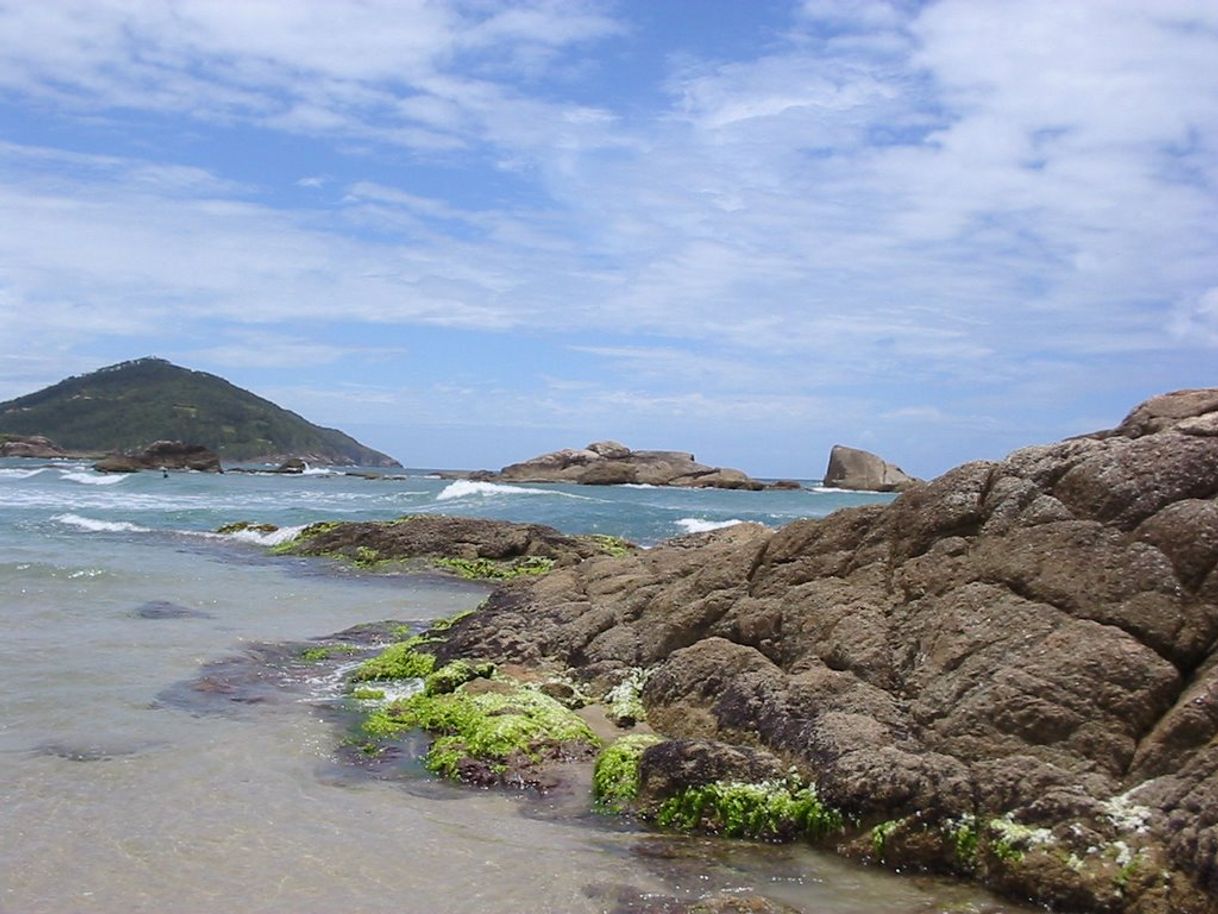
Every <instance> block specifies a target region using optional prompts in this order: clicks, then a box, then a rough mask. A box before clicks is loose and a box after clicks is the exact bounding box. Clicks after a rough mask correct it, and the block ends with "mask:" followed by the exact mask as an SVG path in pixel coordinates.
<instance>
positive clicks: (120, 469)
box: [93, 441, 224, 473]
mask: <svg viewBox="0 0 1218 914" xmlns="http://www.w3.org/2000/svg"><path fill="white" fill-rule="evenodd" d="M93 469H95V470H97V471H98V472H100V473H135V472H138V471H139V470H160V469H166V470H197V471H199V472H202V473H222V472H224V470H223V469H221V467H220V457H219V456H218V455H217V454H216V453H215V451H212V450H209V449H208V448H206V447H204V446H203V445H201V444H183V443H182V442H181V441H155V442H153V443H152V444H150V445H148V447H146V448H144V450H142V451H139V452H137V453H134V454H111V455H110V456H109V457H104V458H102V459H101V460H99V461H98V462H97V463H95V464H93Z"/></svg>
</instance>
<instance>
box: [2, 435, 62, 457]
mask: <svg viewBox="0 0 1218 914" xmlns="http://www.w3.org/2000/svg"><path fill="white" fill-rule="evenodd" d="M68 456H69V454H68V453H67V451H65V450H64V449H63V448H61V447H60V446H59V445H57V444H56V443H55V442H54V441H52V440H51V439H50V438H45V437H43V436H42V435H5V436H2V437H0V457H41V458H44V459H54V458H59V457H68Z"/></svg>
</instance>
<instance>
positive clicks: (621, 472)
mask: <svg viewBox="0 0 1218 914" xmlns="http://www.w3.org/2000/svg"><path fill="white" fill-rule="evenodd" d="M469 478H471V479H476V480H480V481H488V482H568V483H576V484H579V485H593V486H596V485H600V486H606V485H623V484H626V483H633V484H636V485H652V486H684V487H686V488H716V489H749V490H753V491H756V490H759V489H764V488H766V487H767V486H766V484H765V483H763V482H758V481H757V480H756V479H753V478H752V477H750V476H748V475H747V474H746V473H743V472H741V471H740V470H733V469H726V468H723V467H711V466H706V465H705V464H701V463H698V462H697V461H696V460H694V455H693V454H689V453H686V452H684V451H632V450H631V449H630V448H628V447H626V445H624V444H621V443H619V442H617V441H597V442H594V443H592V444H589V445H588V446H587V447H586V448H578V449H575V448H566V449H564V450H561V451H553V452H551V453H549V454H542V455H540V456H539V457H534V458H532V459H531V460H526V461H524V462H522V463H513V464H511V465H510V466H506V467H504V468H503V469H502V470H500V471H499V472H498V473H491V472H486V471H481V472H477V473H473V474H470V477H469Z"/></svg>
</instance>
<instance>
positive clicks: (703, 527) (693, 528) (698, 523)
mask: <svg viewBox="0 0 1218 914" xmlns="http://www.w3.org/2000/svg"><path fill="white" fill-rule="evenodd" d="M743 523H744V521H742V520H740V519H739V518H735V517H734V518H732V519H731V520H707V519H706V518H705V517H683V518H681V519H680V520H679V521H677V526H678V527H680V528H681V529H683V530H684V531H685V532H686V533H710V531H712V530H722V529H723V528H724V527H734V526H736V524H743Z"/></svg>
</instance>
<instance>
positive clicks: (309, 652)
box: [300, 644, 359, 663]
mask: <svg viewBox="0 0 1218 914" xmlns="http://www.w3.org/2000/svg"><path fill="white" fill-rule="evenodd" d="M358 653H359V648H358V647H356V646H355V645H352V644H321V645H318V646H317V647H310V648H306V649H305V650H303V651H301V652H300V659H301V660H307V661H309V662H310V663H316V662H318V661H321V660H329V659H331V658H332V657H341V656H345V655H348V654H358Z"/></svg>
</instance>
